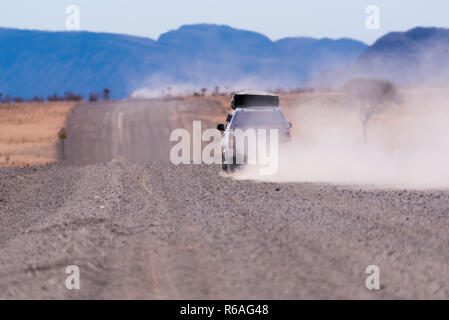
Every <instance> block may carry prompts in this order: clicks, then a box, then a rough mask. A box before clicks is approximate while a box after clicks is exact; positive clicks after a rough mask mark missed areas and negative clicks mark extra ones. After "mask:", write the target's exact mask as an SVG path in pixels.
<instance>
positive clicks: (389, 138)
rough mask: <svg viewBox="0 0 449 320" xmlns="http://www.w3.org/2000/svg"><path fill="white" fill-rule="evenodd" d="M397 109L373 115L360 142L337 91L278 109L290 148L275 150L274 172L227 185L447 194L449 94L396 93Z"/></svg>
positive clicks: (242, 175)
mask: <svg viewBox="0 0 449 320" xmlns="http://www.w3.org/2000/svg"><path fill="white" fill-rule="evenodd" d="M400 92H401V95H402V97H403V103H402V104H401V105H397V106H395V107H393V108H391V109H389V110H387V111H385V112H383V113H379V114H377V115H375V116H374V117H373V118H372V119H371V120H370V121H369V123H368V126H367V141H366V142H364V141H363V133H362V131H363V130H362V124H361V121H360V117H359V116H358V114H357V110H355V109H354V110H352V109H351V108H350V106H349V107H348V106H345V105H344V104H345V102H344V101H345V96H344V93H342V92H322V93H319V92H317V93H313V94H309V95H304V96H303V97H299V98H298V99H296V100H295V101H292V102H291V103H289V104H287V105H285V106H284V107H283V109H284V111H285V113H286V115H287V118H288V119H289V121H291V122H292V123H293V125H294V128H293V129H292V134H293V141H292V142H291V144H289V145H287V146H283V147H281V149H280V164H279V170H278V172H277V174H276V175H273V176H259V175H258V174H257V171H256V170H253V169H252V168H249V167H248V168H245V169H244V170H242V171H240V172H238V173H237V174H235V175H233V176H234V178H235V179H251V180H264V181H275V182H323V183H335V184H349V185H366V186H374V187H392V188H411V189H422V188H448V187H449V90H448V89H447V88H402V89H400Z"/></svg>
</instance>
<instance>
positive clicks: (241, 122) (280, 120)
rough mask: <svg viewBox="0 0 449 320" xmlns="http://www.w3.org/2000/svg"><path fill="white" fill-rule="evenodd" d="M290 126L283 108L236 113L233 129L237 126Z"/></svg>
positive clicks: (232, 123) (232, 124)
mask: <svg viewBox="0 0 449 320" xmlns="http://www.w3.org/2000/svg"><path fill="white" fill-rule="evenodd" d="M286 126H288V122H287V119H285V116H284V114H283V112H282V111H281V109H276V110H263V111H262V110H260V111H259V110H257V111H256V110H244V111H241V112H238V113H236V114H235V115H234V118H233V119H232V122H231V129H236V128H279V127H286Z"/></svg>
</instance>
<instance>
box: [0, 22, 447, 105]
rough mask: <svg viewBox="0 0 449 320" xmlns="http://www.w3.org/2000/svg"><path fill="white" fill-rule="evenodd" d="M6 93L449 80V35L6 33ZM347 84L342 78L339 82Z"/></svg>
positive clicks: (120, 93) (205, 28)
mask: <svg viewBox="0 0 449 320" xmlns="http://www.w3.org/2000/svg"><path fill="white" fill-rule="evenodd" d="M0 43H1V44H2V45H1V46H0V93H2V94H3V95H6V94H10V95H13V96H20V97H24V98H31V97H33V96H34V95H39V96H43V97H46V96H49V95H52V94H54V93H57V94H59V95H62V94H64V92H66V91H71V92H74V93H79V94H82V95H83V96H84V97H87V96H88V95H89V93H91V92H93V93H99V92H101V91H102V90H103V89H104V88H108V89H110V90H111V97H112V98H125V97H128V96H130V95H131V94H132V93H133V92H134V93H136V92H137V93H140V94H143V95H147V94H148V95H151V94H153V93H154V92H158V91H160V90H162V89H163V88H166V87H167V86H170V87H171V88H172V90H176V88H179V89H185V88H200V87H207V88H213V87H214V86H216V85H217V86H221V87H229V88H245V89H249V88H253V89H266V88H277V87H283V88H291V87H298V86H305V85H332V84H336V83H338V82H341V81H343V80H344V79H346V78H348V77H351V76H375V77H383V78H388V79H391V80H393V81H396V82H400V83H409V82H417V81H442V80H444V79H446V77H447V75H448V74H449V64H448V61H449V58H448V57H449V54H448V44H449V30H447V29H437V28H415V29H412V30H410V31H408V32H405V33H402V32H393V33H389V34H387V35H385V36H383V37H382V38H380V39H379V40H378V41H376V43H374V45H372V46H370V47H368V46H367V45H365V44H364V43H362V42H360V41H356V40H352V39H338V40H331V39H313V38H303V37H298V38H285V39H281V40H278V41H271V40H270V39H268V38H267V37H265V36H264V35H262V34H259V33H256V32H250V31H245V30H238V29H234V28H231V27H229V26H222V25H210V24H199V25H188V26H182V27H180V28H179V29H177V30H173V31H169V32H167V33H165V34H162V35H161V36H160V37H159V39H158V40H157V41H155V40H151V39H149V38H142V37H135V36H128V35H120V34H107V33H93V32H46V31H34V30H17V29H4V28H0ZM337 80H338V81H337Z"/></svg>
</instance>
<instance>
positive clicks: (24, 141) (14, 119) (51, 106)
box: [0, 102, 76, 166]
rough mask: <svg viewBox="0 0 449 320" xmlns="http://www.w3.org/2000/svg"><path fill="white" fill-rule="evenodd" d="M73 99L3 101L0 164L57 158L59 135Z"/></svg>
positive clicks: (37, 161) (41, 161) (19, 164)
mask: <svg viewBox="0 0 449 320" xmlns="http://www.w3.org/2000/svg"><path fill="white" fill-rule="evenodd" d="M75 104H76V103H74V102H52V103H17V104H1V105H0V166H25V165H42V164H45V163H49V162H54V161H57V159H58V156H59V152H58V150H59V149H58V136H57V133H58V131H59V130H60V129H61V127H63V126H65V123H66V120H67V116H68V115H69V114H70V112H71V110H72V108H73V107H74V106H75Z"/></svg>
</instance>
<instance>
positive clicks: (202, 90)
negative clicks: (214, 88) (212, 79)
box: [201, 88, 207, 97]
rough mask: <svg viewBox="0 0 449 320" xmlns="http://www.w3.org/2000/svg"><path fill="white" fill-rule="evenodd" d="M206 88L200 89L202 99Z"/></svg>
mask: <svg viewBox="0 0 449 320" xmlns="http://www.w3.org/2000/svg"><path fill="white" fill-rule="evenodd" d="M206 92H207V88H201V96H202V97H204V96H205V95H206Z"/></svg>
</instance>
